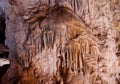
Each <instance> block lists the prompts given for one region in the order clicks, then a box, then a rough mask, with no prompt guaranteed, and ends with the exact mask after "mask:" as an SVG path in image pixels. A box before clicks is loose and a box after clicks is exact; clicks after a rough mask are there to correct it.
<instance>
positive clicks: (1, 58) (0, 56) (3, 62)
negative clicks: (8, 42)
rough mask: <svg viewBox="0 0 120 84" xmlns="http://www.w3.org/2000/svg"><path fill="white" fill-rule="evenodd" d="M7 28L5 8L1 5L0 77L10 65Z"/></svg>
mask: <svg viewBox="0 0 120 84" xmlns="http://www.w3.org/2000/svg"><path fill="white" fill-rule="evenodd" d="M5 28H6V24H5V14H4V11H3V8H2V7H0V79H1V78H2V76H3V75H4V74H5V73H6V71H7V70H8V68H9V66H10V64H9V61H8V55H9V49H8V48H7V46H5V39H6V37H5Z"/></svg>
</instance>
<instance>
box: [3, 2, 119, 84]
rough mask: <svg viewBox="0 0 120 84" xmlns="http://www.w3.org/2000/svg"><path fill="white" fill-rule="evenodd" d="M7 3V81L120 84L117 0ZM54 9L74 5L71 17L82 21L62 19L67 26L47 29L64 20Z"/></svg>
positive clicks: (58, 24) (22, 82)
mask: <svg viewBox="0 0 120 84" xmlns="http://www.w3.org/2000/svg"><path fill="white" fill-rule="evenodd" d="M62 1H67V2H69V4H68V3H63V2H62ZM3 4H4V8H5V12H6V38H7V39H6V45H7V46H8V47H9V49H10V54H9V59H10V61H11V66H10V68H9V70H8V72H7V73H6V74H5V76H4V77H3V81H4V79H6V80H7V81H4V82H7V83H8V81H9V83H11V84H13V83H20V84H28V83H31V84H36V83H38V84H42V83H47V82H49V83H50V84H52V83H54V84H55V83H60V84H64V83H65V84H66V83H70V84H77V83H79V84H82V83H83V84H89V83H90V84H119V81H118V80H119V72H120V70H119V52H118V51H119V45H120V44H119V31H120V29H119V28H120V25H119V23H120V22H119V21H120V17H119V15H120V12H119V10H120V1H119V0H104V1H103V0H24V1H21V0H3ZM54 5H59V6H67V7H70V6H71V7H70V8H71V9H72V10H73V11H74V12H75V14H76V15H78V16H75V14H73V16H74V17H77V18H80V19H79V20H78V19H76V18H75V19H70V22H67V21H66V20H64V18H63V19H62V21H63V22H64V24H61V23H60V22H56V23H55V24H53V26H52V27H50V28H49V30H47V29H46V28H45V26H48V25H49V24H50V23H49V22H52V21H53V20H54V19H59V18H60V17H61V16H60V17H58V18H54V17H55V14H56V13H55V14H54V13H53V16H52V14H51V15H50V14H49V13H48V12H49V11H50V10H49V8H50V9H51V10H52V7H53V6H54ZM48 10H49V11H48ZM47 13H48V15H47V17H49V18H48V19H46V18H45V16H46V14H47ZM63 15H64V14H63ZM50 16H51V17H50ZM56 17H57V16H56ZM66 17H67V16H66ZM66 17H65V18H66ZM50 18H54V19H53V20H50V21H49V19H50ZM53 23H54V21H53ZM51 24H52V23H51ZM76 25H77V26H76ZM54 26H55V27H56V28H54ZM66 26H68V28H67V27H66ZM71 26H72V27H71ZM78 27H79V28H78ZM69 28H70V30H69ZM81 31H82V32H81ZM68 32H69V33H68ZM73 32H75V33H73ZM56 33H57V34H56ZM47 38H50V39H51V40H48V43H46V39H47ZM66 44H67V45H66ZM78 53H82V54H83V55H78ZM116 53H117V54H116ZM88 55H89V56H88ZM77 59H79V60H80V61H78V60H77ZM82 61H84V62H82ZM72 62H73V63H72ZM84 63H85V64H84ZM64 66H65V67H64ZM61 69H62V70H61ZM11 79H12V80H11ZM82 80H83V81H82ZM7 83H6V84H7Z"/></svg>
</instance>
